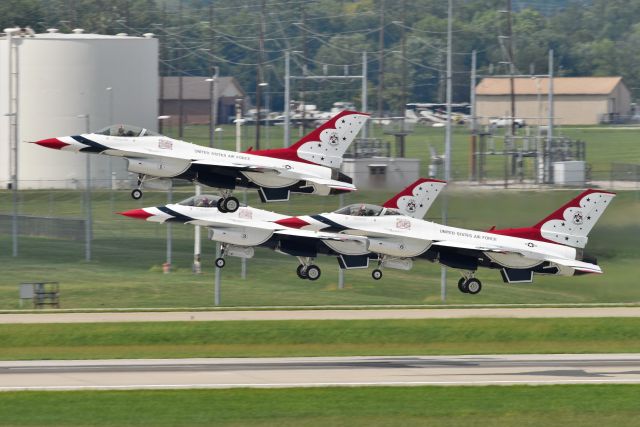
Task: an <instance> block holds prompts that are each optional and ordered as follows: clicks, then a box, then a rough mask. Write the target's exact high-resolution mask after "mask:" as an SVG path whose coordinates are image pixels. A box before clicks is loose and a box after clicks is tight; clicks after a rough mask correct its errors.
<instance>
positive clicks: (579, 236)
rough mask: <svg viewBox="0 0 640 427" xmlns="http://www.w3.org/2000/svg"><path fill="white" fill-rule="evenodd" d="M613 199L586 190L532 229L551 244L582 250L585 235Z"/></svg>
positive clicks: (611, 196)
mask: <svg viewBox="0 0 640 427" xmlns="http://www.w3.org/2000/svg"><path fill="white" fill-rule="evenodd" d="M614 197H615V193H610V192H608V191H602V190H591V189H590V190H586V191H584V192H583V193H582V194H580V195H579V196H578V197H576V198H575V199H573V200H571V201H570V202H569V203H567V204H565V205H564V206H562V207H561V208H560V209H558V210H556V211H555V212H554V213H552V214H551V215H549V216H548V217H546V218H545V219H543V220H542V221H540V222H539V223H537V224H536V225H534V226H533V228H537V229H539V230H540V234H541V235H542V237H544V238H545V239H547V240H551V241H552V242H557V243H562V244H565V245H569V246H574V247H577V248H584V247H585V246H586V244H587V240H588V238H587V235H588V234H589V232H590V231H591V229H592V228H593V226H594V225H595V224H596V222H597V221H598V219H599V218H600V216H601V215H602V213H603V212H604V210H605V209H606V208H607V206H609V203H610V202H611V200H612V199H613V198H614Z"/></svg>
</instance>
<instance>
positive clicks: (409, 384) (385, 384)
mask: <svg viewBox="0 0 640 427" xmlns="http://www.w3.org/2000/svg"><path fill="white" fill-rule="evenodd" d="M523 384H524V385H561V384H640V379H632V378H629V379H624V378H609V379H575V380H487V381H464V380H463V381H407V382H401V381H377V382H376V381H372V382H348V383H339V382H326V383H263V384H260V383H245V384H235V383H228V384H130V385H81V386H42V387H38V386H33V387H21V386H12V387H0V392H3V391H4V392H9V391H36V390H41V391H73V390H77V391H79V390H152V389H175V390H187V389H227V388H300V387H302V388H307V387H376V386H377V387H416V386H486V385H523Z"/></svg>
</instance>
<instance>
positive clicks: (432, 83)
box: [0, 0, 640, 114]
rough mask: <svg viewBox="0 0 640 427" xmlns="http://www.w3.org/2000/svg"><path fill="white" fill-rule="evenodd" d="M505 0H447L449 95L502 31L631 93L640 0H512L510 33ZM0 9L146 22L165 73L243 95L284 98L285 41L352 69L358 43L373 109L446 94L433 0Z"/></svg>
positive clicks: (492, 70) (522, 58) (57, 22)
mask: <svg viewBox="0 0 640 427" xmlns="http://www.w3.org/2000/svg"><path fill="white" fill-rule="evenodd" d="M508 3H509V2H508V1H505V0H453V70H454V74H453V98H454V100H455V101H457V102H463V101H468V99H469V88H470V74H469V73H470V67H471V52H472V51H474V50H475V51H476V52H477V66H478V74H479V75H491V74H506V73H507V72H508V67H509V65H508V63H509V62H511V59H510V55H509V41H510V40H511V41H512V43H513V45H512V48H513V61H512V62H513V65H514V68H515V71H516V73H518V74H529V73H538V74H544V73H546V72H547V52H548V50H549V49H553V50H554V53H555V65H556V69H555V70H554V73H555V75H559V76H611V75H621V76H623V77H624V81H625V83H626V85H627V86H628V87H629V89H630V90H631V91H632V94H633V96H634V98H635V97H636V96H638V95H640V66H639V65H640V64H638V63H639V62H640V56H639V55H638V54H637V50H638V48H637V47H638V46H640V0H566V1H561V0H537V1H517V0H514V1H513V2H512V5H511V6H512V9H511V10H512V13H511V14H510V19H511V37H510V38H509V37H508V35H509V32H508V24H509V22H508V21H509V16H508V15H509V14H508V13H506V8H507V6H508ZM0 21H1V24H2V28H6V27H10V26H30V27H31V28H33V29H34V30H35V31H36V32H44V31H45V30H46V29H47V28H58V29H59V30H60V31H61V32H70V31H71V29H73V28H84V29H85V31H86V32H95V33H101V34H118V33H127V34H129V35H140V34H143V33H147V32H151V33H154V34H155V35H156V37H158V38H159V40H160V60H161V62H160V69H161V73H162V74H163V75H172V76H175V75H185V76H204V75H210V74H211V73H212V67H214V66H217V67H219V69H220V75H222V76H234V77H236V78H237V80H238V81H239V82H240V85H241V86H242V87H243V88H244V89H245V91H246V92H247V93H248V94H249V96H251V97H252V98H254V97H255V93H256V87H257V84H258V83H260V82H266V83H268V86H267V87H266V89H265V91H267V92H269V95H270V102H271V104H272V108H273V109H279V110H281V109H282V102H283V94H282V92H283V86H284V81H283V78H284V52H285V51H289V52H291V72H292V74H294V75H303V74H304V73H305V72H306V73H308V74H315V75H321V74H329V75H332V74H344V73H348V74H361V73H362V52H367V79H368V89H369V90H368V104H369V110H372V111H375V110H376V106H377V105H378V103H379V99H381V100H382V103H381V106H382V108H383V110H384V111H385V112H386V113H391V114H396V113H399V112H400V111H402V110H403V108H402V104H403V102H440V101H442V100H443V99H444V85H445V65H446V47H447V46H446V40H447V38H446V30H447V2H446V1H442V0H394V1H392V0H262V1H260V0H236V1H235V2H228V1H226V0H9V1H4V2H0ZM263 87H264V86H263ZM380 89H381V90H380ZM360 92H361V85H360V81H359V80H358V81H356V80H354V81H349V80H334V81H329V80H320V81H304V82H303V81H300V80H296V81H295V83H294V85H293V86H292V98H294V99H300V98H302V97H304V100H305V102H307V103H315V104H318V106H319V107H321V108H325V109H326V108H328V107H330V105H331V103H332V102H334V101H354V102H356V103H359V102H360ZM380 95H381V98H379V97H380ZM263 96H264V94H263ZM254 101H255V99H254ZM261 102H262V105H264V98H263V100H262V101H261Z"/></svg>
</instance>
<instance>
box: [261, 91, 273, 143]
mask: <svg viewBox="0 0 640 427" xmlns="http://www.w3.org/2000/svg"><path fill="white" fill-rule="evenodd" d="M258 86H260V88H261V89H264V94H265V124H266V129H265V136H266V137H267V148H269V147H271V145H270V144H269V113H270V111H269V89H268V88H269V83H267V82H260V84H259V85H258Z"/></svg>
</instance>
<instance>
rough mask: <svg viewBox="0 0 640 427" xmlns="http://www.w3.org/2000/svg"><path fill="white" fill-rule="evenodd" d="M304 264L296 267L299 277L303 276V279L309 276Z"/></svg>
mask: <svg viewBox="0 0 640 427" xmlns="http://www.w3.org/2000/svg"><path fill="white" fill-rule="evenodd" d="M304 269H305V268H304V265H302V264H300V265H299V266H298V268H296V274H297V275H298V277H299V278H301V279H302V280H305V279H308V278H309V277H308V276H307V273H306V272H305V271H304Z"/></svg>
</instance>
